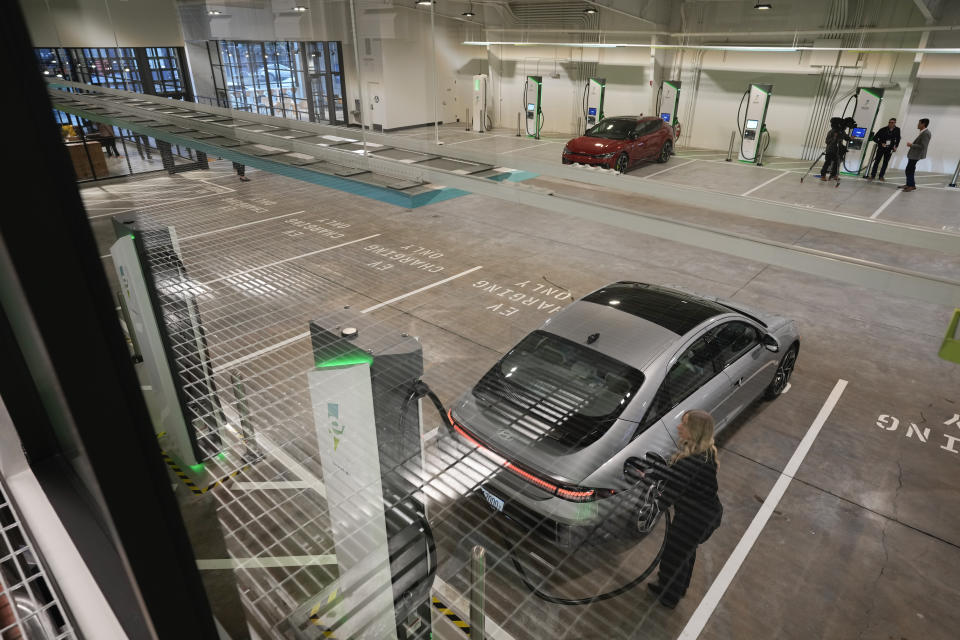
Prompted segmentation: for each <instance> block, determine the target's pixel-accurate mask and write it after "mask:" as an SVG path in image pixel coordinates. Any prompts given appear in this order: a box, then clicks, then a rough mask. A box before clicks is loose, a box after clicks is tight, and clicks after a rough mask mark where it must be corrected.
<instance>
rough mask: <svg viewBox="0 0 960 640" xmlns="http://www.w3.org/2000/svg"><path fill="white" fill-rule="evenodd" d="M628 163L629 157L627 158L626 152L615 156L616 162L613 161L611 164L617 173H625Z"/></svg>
mask: <svg viewBox="0 0 960 640" xmlns="http://www.w3.org/2000/svg"><path fill="white" fill-rule="evenodd" d="M629 163H630V159H629V158H627V154H625V153H621V154H620V155H619V156H617V161H616V163H615V164H614V165H613V166H614V169H616V170H617V172H618V173H626V172H627V165H628V164H629Z"/></svg>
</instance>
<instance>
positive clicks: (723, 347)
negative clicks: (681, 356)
mask: <svg viewBox="0 0 960 640" xmlns="http://www.w3.org/2000/svg"><path fill="white" fill-rule="evenodd" d="M710 333H711V334H714V335H715V338H714V349H715V350H716V353H717V356H716V358H717V361H718V365H719V367H720V368H726V367H727V366H729V365H730V364H733V363H734V362H735V361H736V360H738V359H739V358H740V357H741V356H742V355H744V354H746V353H747V352H749V351H751V350H752V349H753V348H754V347H755V346H757V345H758V344H760V332H759V331H757V329H756V328H755V327H753V326H751V325H749V324H747V323H746V322H739V321H735V322H727V323H724V324H722V325H720V326H719V327H717V328H716V329H714V330H713V331H711V332H710Z"/></svg>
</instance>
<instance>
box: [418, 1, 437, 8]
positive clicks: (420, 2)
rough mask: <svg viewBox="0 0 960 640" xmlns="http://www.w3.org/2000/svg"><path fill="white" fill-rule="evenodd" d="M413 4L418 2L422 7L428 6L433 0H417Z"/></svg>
mask: <svg viewBox="0 0 960 640" xmlns="http://www.w3.org/2000/svg"><path fill="white" fill-rule="evenodd" d="M415 4H418V5H420V6H423V7H429V6H430V5H432V4H433V0H417V2H416V3H415Z"/></svg>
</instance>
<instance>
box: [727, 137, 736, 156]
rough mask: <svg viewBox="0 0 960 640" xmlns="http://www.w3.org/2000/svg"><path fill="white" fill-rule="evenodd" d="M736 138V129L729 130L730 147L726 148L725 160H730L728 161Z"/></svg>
mask: <svg viewBox="0 0 960 640" xmlns="http://www.w3.org/2000/svg"><path fill="white" fill-rule="evenodd" d="M736 140H737V132H736V131H731V132H730V147H729V148H728V149H727V162H730V161H732V160H733V143H734V142H736Z"/></svg>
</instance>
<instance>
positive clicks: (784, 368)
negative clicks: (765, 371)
mask: <svg viewBox="0 0 960 640" xmlns="http://www.w3.org/2000/svg"><path fill="white" fill-rule="evenodd" d="M796 365H797V345H793V346H792V347H790V348H789V349H787V352H786V353H785V354H783V357H782V358H780V364H779V365H777V372H776V373H775V374H773V380H772V381H771V382H770V386H769V387H767V391H766V394H765V396H766V398H767V399H768V400H773V399H774V398H776V397H777V396H779V395H780V394H781V393H783V390H784V389H786V388H787V383H788V382H790V376H791V375H793V369H794V367H795V366H796Z"/></svg>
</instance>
